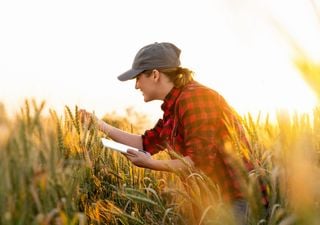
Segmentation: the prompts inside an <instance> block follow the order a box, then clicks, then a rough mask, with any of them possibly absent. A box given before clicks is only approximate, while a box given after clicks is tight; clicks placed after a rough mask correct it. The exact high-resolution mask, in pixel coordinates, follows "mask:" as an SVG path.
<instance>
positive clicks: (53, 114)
mask: <svg viewBox="0 0 320 225" xmlns="http://www.w3.org/2000/svg"><path fill="white" fill-rule="evenodd" d="M50 115H51V117H52V118H53V120H54V121H55V124H56V130H57V139H58V149H59V150H60V151H61V152H65V151H64V150H65V147H64V141H63V131H62V127H61V119H59V118H58V115H57V112H56V111H55V110H50Z"/></svg>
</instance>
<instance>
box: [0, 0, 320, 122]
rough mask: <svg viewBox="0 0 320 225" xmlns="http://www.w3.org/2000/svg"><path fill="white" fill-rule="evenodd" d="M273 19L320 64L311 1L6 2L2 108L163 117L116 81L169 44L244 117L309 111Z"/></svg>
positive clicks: (310, 100) (307, 94) (0, 36)
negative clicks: (148, 48) (36, 105)
mask: <svg viewBox="0 0 320 225" xmlns="http://www.w3.org/2000/svg"><path fill="white" fill-rule="evenodd" d="M317 2H318V3H319V1H317ZM274 21H277V23H279V25H281V26H282V27H283V29H284V30H285V31H286V32H288V33H289V34H290V35H291V36H292V37H293V38H294V39H295V40H296V41H297V42H298V44H299V45H301V47H302V48H304V49H305V50H306V51H307V53H308V54H309V55H310V56H311V57H313V58H315V59H317V60H319V59H320V44H319V40H320V23H319V22H320V21H319V18H317V17H316V14H315V13H314V8H312V4H311V1H309V0H260V1H256V0H199V1H192V0H175V1H174V0H162V1H155V0H136V1H132V0H117V1H79V0H72V1H71V0H55V1H46V0H38V1H35V0H30V1H22V0H20V1H17V0H3V1H1V2H0V77H1V82H0V101H2V102H4V103H5V104H6V106H7V109H8V110H9V111H10V112H13V111H14V110H16V109H19V107H20V106H22V102H23V101H24V99H25V98H31V97H36V99H39V101H40V100H43V99H44V100H46V101H47V106H48V108H53V109H56V110H57V111H59V110H62V109H63V107H64V106H65V105H68V106H70V107H71V108H73V107H74V105H78V106H80V107H82V108H86V109H88V110H90V111H93V110H94V111H95V112H96V113H97V115H98V116H102V115H103V114H104V113H106V112H111V111H114V110H115V111H116V112H118V113H121V112H123V111H124V110H125V109H126V108H127V107H129V106H133V107H135V109H136V110H137V111H138V112H142V113H146V114H148V115H150V118H151V120H155V119H156V118H157V117H159V116H161V110H160V109H159V106H160V104H161V102H154V103H148V104H145V103H144V101H143V97H142V95H141V93H140V92H139V91H136V90H135V89H134V81H128V82H120V81H118V80H117V78H116V77H117V75H119V74H120V73H122V72H124V71H126V70H127V69H129V68H130V67H131V64H132V60H133V58H134V56H135V54H136V52H137V51H138V50H139V49H140V48H141V47H143V46H144V45H146V44H150V43H153V42H156V41H157V42H161V41H169V42H173V43H175V44H176V45H177V46H178V47H180V48H181V49H182V55H181V60H182V64H183V66H185V67H188V68H190V69H192V70H194V71H195V73H196V79H197V80H198V81H200V82H202V83H203V84H205V85H207V86H210V87H212V88H214V89H216V90H217V91H219V92H220V93H221V94H222V95H223V96H225V98H226V99H227V100H228V101H229V102H230V103H231V104H232V105H233V106H234V107H235V108H236V109H237V110H238V111H239V112H240V113H242V114H243V113H246V112H252V113H255V112H258V111H262V112H265V113H266V112H274V111H275V110H276V109H278V108H285V109H289V110H299V111H300V112H303V111H306V112H309V111H310V110H311V109H312V108H313V107H314V105H315V102H316V99H315V96H314V95H313V93H312V92H311V91H310V90H309V89H308V87H307V86H306V84H305V83H304V82H302V79H301V78H300V76H299V74H298V72H297V71H296V70H295V68H294V66H293V64H292V61H291V60H292V57H293V56H294V55H293V51H292V50H291V49H290V46H289V45H288V44H289V43H288V41H287V40H286V38H285V36H284V35H282V34H281V32H279V30H277V29H276V28H275V26H274Z"/></svg>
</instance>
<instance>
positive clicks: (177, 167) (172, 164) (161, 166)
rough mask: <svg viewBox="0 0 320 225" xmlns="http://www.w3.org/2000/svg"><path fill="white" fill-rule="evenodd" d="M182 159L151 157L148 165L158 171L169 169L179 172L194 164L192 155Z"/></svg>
mask: <svg viewBox="0 0 320 225" xmlns="http://www.w3.org/2000/svg"><path fill="white" fill-rule="evenodd" d="M183 160H185V162H183V161H182V159H171V160H156V159H151V160H150V161H149V163H148V164H147V165H146V167H147V168H149V169H152V170H158V171H168V172H177V171H181V170H182V171H184V170H187V169H188V168H189V166H193V162H192V160H191V159H190V157H184V158H183Z"/></svg>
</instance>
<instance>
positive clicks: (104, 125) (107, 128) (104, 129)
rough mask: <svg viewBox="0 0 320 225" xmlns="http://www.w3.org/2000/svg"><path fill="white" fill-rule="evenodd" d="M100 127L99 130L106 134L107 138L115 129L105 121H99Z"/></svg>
mask: <svg viewBox="0 0 320 225" xmlns="http://www.w3.org/2000/svg"><path fill="white" fill-rule="evenodd" d="M98 126H99V129H100V130H101V131H102V132H103V133H105V134H106V135H107V136H109V135H110V133H111V130H112V129H113V127H112V126H111V125H109V124H107V123H106V122H104V121H103V120H99V122H98Z"/></svg>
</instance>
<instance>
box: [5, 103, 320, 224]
mask: <svg viewBox="0 0 320 225" xmlns="http://www.w3.org/2000/svg"><path fill="white" fill-rule="evenodd" d="M44 107H45V103H44V102H41V103H39V104H38V103H36V102H35V101H32V100H26V102H25V105H24V106H22V107H21V111H20V113H18V114H17V115H16V116H15V117H14V118H8V117H5V119H2V120H1V121H0V128H1V129H0V132H1V135H0V137H1V139H0V162H1V164H0V177H1V182H0V224H234V220H233V217H232V213H231V211H230V208H229V207H228V205H227V204H226V203H225V202H223V200H222V197H221V195H220V189H219V186H217V185H216V184H214V183H212V182H211V181H210V180H209V179H208V178H207V177H206V176H205V175H204V174H202V173H201V171H195V170H193V169H192V168H190V171H189V172H187V173H182V172H181V171H177V174H172V173H160V172H155V171H151V170H148V169H142V168H137V167H135V166H132V164H131V163H130V162H129V161H128V160H127V159H126V158H125V157H123V156H122V155H121V154H119V153H117V152H114V151H112V150H109V149H106V148H104V147H103V146H102V145H101V143H100V137H102V136H103V134H102V133H100V132H99V131H98V129H97V128H96V125H95V124H94V123H92V124H89V125H85V124H82V123H81V121H80V120H79V118H78V116H77V115H78V113H77V111H78V109H77V107H75V108H74V109H70V108H69V107H66V109H65V113H64V114H63V115H57V113H55V112H54V111H51V114H50V116H46V117H45V116H43V110H44ZM242 119H243V124H244V126H245V130H246V133H247V136H248V137H249V141H250V146H251V149H250V151H249V150H248V149H245V147H244V146H241V144H240V141H238V139H237V137H236V136H235V135H234V134H235V133H234V132H233V128H232V127H230V136H231V139H230V140H231V142H230V146H229V148H230V149H231V150H232V151H233V152H239V153H241V154H245V155H246V157H247V158H248V159H249V160H250V161H251V162H253V164H254V170H253V171H251V173H250V174H249V175H248V176H244V179H243V184H242V185H243V188H244V190H245V193H246V196H247V199H248V202H249V205H250V213H249V217H248V219H249V224H268V225H273V224H286V225H289V224H303V225H304V224H305V225H312V224H319V223H320V218H319V217H320V216H319V215H320V214H319V213H318V212H319V202H320V191H319V190H320V179H319V178H320V177H319V176H320V171H319V168H320V167H319V163H320V161H319V159H320V158H319V154H320V141H319V140H320V109H319V108H316V109H315V110H314V113H313V115H312V116H310V115H299V114H296V115H294V116H290V115H289V114H288V113H286V112H279V113H278V120H277V122H276V123H270V121H269V120H268V118H267V119H265V120H264V121H262V120H261V119H260V118H259V117H257V118H252V116H251V115H250V114H248V115H246V116H244V117H243V118H242ZM123 121H124V123H125V124H126V123H127V121H125V120H123ZM109 122H112V121H109ZM120 122H121V119H119V118H118V119H117V121H116V122H115V124H116V123H117V124H118V125H119V126H120V125H121V124H120ZM125 124H123V126H125ZM121 126H122V125H121ZM126 126H127V128H128V129H129V131H132V132H138V128H136V127H133V126H131V125H130V124H127V125H126ZM172 154H174V153H173V152H171V151H170V149H168V150H167V151H166V152H164V153H161V154H157V155H156V156H155V157H156V158H167V157H169V155H172ZM241 154H239V155H241ZM237 155H238V154H235V156H237ZM176 157H179V156H176ZM234 160H235V161H234V165H236V167H237V168H238V169H239V171H240V172H241V171H242V170H241V168H243V165H242V164H241V163H240V162H239V161H237V157H234ZM258 181H262V182H263V183H264V184H265V185H266V188H267V194H268V197H269V200H270V203H269V207H268V209H267V214H266V213H265V211H264V210H263V207H261V204H260V197H261V196H260V191H259V190H258V189H257V183H258Z"/></svg>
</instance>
